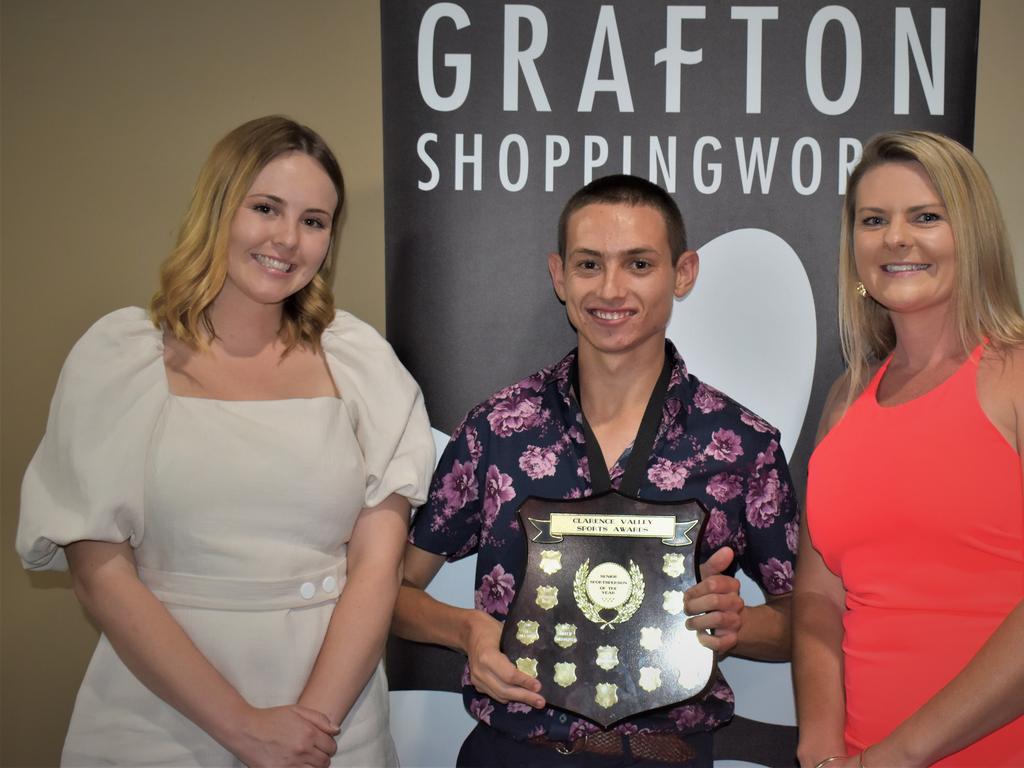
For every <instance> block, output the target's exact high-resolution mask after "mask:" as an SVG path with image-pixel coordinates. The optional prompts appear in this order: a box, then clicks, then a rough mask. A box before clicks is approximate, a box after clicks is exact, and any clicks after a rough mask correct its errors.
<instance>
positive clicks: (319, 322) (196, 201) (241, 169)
mask: <svg viewBox="0 0 1024 768" xmlns="http://www.w3.org/2000/svg"><path fill="white" fill-rule="evenodd" d="M287 152H302V153H303V154H306V155H309V156H310V157H312V158H313V159H314V160H316V161H317V162H318V163H319V164H320V166H321V167H322V168H323V169H324V172H325V173H326V174H327V176H328V177H329V178H330V180H331V182H332V183H333V184H334V189H335V190H336V191H337V193H338V204H337V206H336V207H335V209H334V213H333V214H332V216H331V235H330V243H329V245H328V247H327V254H326V256H325V258H324V262H323V264H322V265H321V267H320V270H319V271H318V272H317V274H316V275H315V276H314V277H313V279H312V280H311V281H310V282H309V284H307V285H306V286H305V287H304V288H302V289H301V290H300V291H298V292H296V293H295V294H293V295H292V296H290V297H288V299H287V300H286V301H285V303H284V312H283V319H282V323H281V331H280V335H281V339H282V341H284V343H285V345H286V349H288V350H290V349H292V348H294V347H295V346H296V345H303V346H308V347H310V348H312V349H317V350H318V349H319V348H320V335H321V334H322V333H323V330H324V329H325V328H326V327H327V325H328V324H329V323H330V322H331V320H333V319H334V296H333V294H332V292H331V285H332V283H333V276H334V247H335V242H336V234H337V230H338V226H337V225H338V217H339V215H340V213H341V208H342V204H343V202H344V199H345V182H344V179H343V177H342V174H341V168H340V167H339V166H338V161H337V159H336V158H335V157H334V154H333V153H332V152H331V150H330V148H329V147H328V146H327V143H326V142H325V141H324V140H323V139H322V138H321V137H320V135H319V134H317V133H316V132H315V131H313V130H312V129H310V128H307V127H306V126H304V125H300V124H299V123H296V122H295V121H293V120H290V119H288V118H287V117H282V116H280V115H272V116H269V117H260V118H257V119H256V120H250V121H249V122H247V123H245V124H243V125H240V126H238V127H237V128H235V129H234V130H233V131H231V132H230V133H229V134H227V136H225V137H224V138H222V139H221V140H220V141H218V142H217V144H216V145H215V146H214V148H213V150H212V151H211V152H210V156H209V157H208V158H207V159H206V162H205V163H204V164H203V167H202V169H201V170H200V171H199V178H198V179H197V181H196V186H195V189H194V190H193V192H192V201H191V203H189V207H188V210H187V211H186V212H185V218H184V220H183V221H182V224H181V229H180V230H179V232H178V241H177V244H176V245H175V247H174V249H173V250H172V251H171V253H170V255H169V256H168V257H167V258H166V259H165V260H164V263H163V265H162V266H161V268H160V288H159V289H158V290H157V292H156V293H155V294H154V295H153V298H152V300H151V301H150V304H149V316H150V318H151V319H152V321H153V323H154V324H155V325H156V326H157V327H159V328H165V329H167V330H168V331H169V332H170V333H171V334H173V336H174V337H175V338H176V339H179V340H180V341H182V342H184V343H186V344H188V345H189V346H190V347H192V348H193V349H199V350H204V349H206V348H208V346H209V341H210V340H211V339H213V338H215V337H216V331H215V329H214V327H213V323H212V322H211V321H210V317H209V314H208V312H207V310H208V309H209V307H210V305H211V304H212V303H213V300H214V299H215V298H217V294H219V293H220V291H221V288H222V287H223V286H224V280H225V278H226V277H227V269H228V266H227V251H228V241H229V238H230V232H231V221H232V219H233V218H234V216H235V213H236V212H237V211H238V208H239V206H240V205H241V204H242V200H243V199H244V198H245V195H246V193H247V192H248V191H249V189H250V187H251V186H252V183H253V181H254V179H255V178H256V176H257V174H259V172H260V171H261V170H263V168H264V166H266V164H267V163H269V162H270V161H271V160H273V159H274V158H275V157H277V156H279V155H282V154H285V153H287Z"/></svg>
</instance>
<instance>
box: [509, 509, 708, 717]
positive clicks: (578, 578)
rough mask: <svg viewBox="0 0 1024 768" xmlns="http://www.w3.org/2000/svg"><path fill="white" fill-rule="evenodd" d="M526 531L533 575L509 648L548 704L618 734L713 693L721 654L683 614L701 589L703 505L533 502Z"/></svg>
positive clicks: (523, 519) (522, 594) (518, 604)
mask: <svg viewBox="0 0 1024 768" xmlns="http://www.w3.org/2000/svg"><path fill="white" fill-rule="evenodd" d="M519 521H520V525H521V528H522V531H523V532H524V534H525V535H526V538H527V557H526V567H525V569H524V571H523V574H524V575H523V579H522V581H521V583H520V587H519V591H518V592H517V593H516V597H515V600H514V601H513V603H512V606H511V608H510V609H509V614H508V618H507V619H506V620H505V626H504V629H503V630H502V635H501V648H502V651H503V652H504V653H505V654H506V655H507V656H508V657H509V659H511V660H512V662H513V663H514V664H515V665H516V666H518V667H519V669H521V670H523V671H524V672H526V673H527V674H529V675H532V676H533V677H536V678H537V679H539V680H540V681H541V693H542V694H543V696H544V697H545V698H546V699H547V701H548V703H549V704H551V705H552V706H555V707H560V708H562V709H567V710H569V711H571V712H576V713H578V714H580V715H582V716H583V717H586V718H587V719H589V720H593V721H594V722H596V723H599V724H600V725H602V726H604V727H607V726H609V725H611V724H612V723H614V722H616V721H618V720H621V719H623V718H625V717H629V716H632V715H635V714H638V713H640V712H644V711H646V710H649V709H656V708H658V707H664V706H667V705H670V704H675V703H677V702H680V701H684V700H686V699H689V698H691V697H692V696H694V695H696V694H697V693H699V692H700V691H701V690H703V688H704V687H705V686H706V685H707V683H708V680H709V678H710V676H711V672H712V670H713V667H714V653H713V652H712V651H711V650H710V649H709V648H705V647H704V646H703V645H701V644H700V642H699V641H698V639H697V633H696V632H694V631H693V630H690V629H687V628H686V626H685V621H686V619H687V615H686V613H685V612H684V610H683V593H684V592H685V591H686V590H687V589H689V588H690V587H692V586H693V585H694V584H696V583H697V581H698V580H699V574H698V570H697V567H698V563H699V560H698V558H697V548H698V545H699V542H700V537H701V536H702V534H703V531H704V525H705V523H706V522H707V510H705V509H704V507H703V505H701V503H700V502H699V501H697V500H695V499H691V500H688V501H681V502H649V501H641V500H638V499H633V498H629V497H626V496H623V495H621V494H619V493H617V492H615V491H610V492H608V493H605V494H602V495H600V496H593V497H590V498H585V499H572V500H551V499H539V498H536V497H530V498H528V499H527V500H526V501H525V502H523V504H522V506H521V507H520V508H519Z"/></svg>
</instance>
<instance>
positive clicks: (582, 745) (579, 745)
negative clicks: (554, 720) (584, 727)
mask: <svg viewBox="0 0 1024 768" xmlns="http://www.w3.org/2000/svg"><path fill="white" fill-rule="evenodd" d="M588 736H590V734H589V733H584V734H583V738H582V739H576V741H574V742H572V748H571V749H570V748H569V747H567V746H565V744H563V743H562V742H560V741H559V742H556V743H555V752H557V753H558V754H560V755H561V756H562V757H568V756H569V755H575V754H576V752H577V750H579V751H580V752H584V751H586V748H587V737H588Z"/></svg>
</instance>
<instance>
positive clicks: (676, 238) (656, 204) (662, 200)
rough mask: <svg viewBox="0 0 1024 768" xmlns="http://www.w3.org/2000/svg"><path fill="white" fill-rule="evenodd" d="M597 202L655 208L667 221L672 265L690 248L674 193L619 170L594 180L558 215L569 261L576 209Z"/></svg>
mask: <svg viewBox="0 0 1024 768" xmlns="http://www.w3.org/2000/svg"><path fill="white" fill-rule="evenodd" d="M594 203H604V204H608V205H618V204H621V205H633V206H637V205H646V206H649V207H651V208H654V209H655V210H656V211H658V213H660V214H661V218H662V219H664V220H665V229H666V231H667V233H668V247H669V249H670V250H671V251H672V265H673V266H675V263H676V261H677V260H678V259H679V257H680V256H681V255H682V254H683V252H684V251H686V227H685V226H684V225H683V214H682V213H680V211H679V206H678V205H676V201H675V200H673V199H672V196H671V195H670V194H669V193H668V192H666V191H665V190H664V189H662V188H661V187H659V186H658V185H657V184H652V183H651V182H649V181H647V180H646V179H641V178H640V177H639V176H629V175H627V174H624V173H617V174H615V175H613V176H602V177H601V178H599V179H594V180H593V181H592V182H590V183H589V184H587V185H586V186H585V187H583V188H582V189H580V190H578V191H577V192H576V193H575V194H574V195H573V196H572V197H570V198H569V201H568V202H567V203H566V204H565V207H564V208H563V209H562V215H561V216H559V217H558V254H559V255H560V256H561V257H562V262H563V263H564V262H565V257H566V253H565V248H566V242H565V241H566V229H567V228H568V225H569V217H570V216H572V215H573V214H574V213H576V211H578V210H580V209H581V208H584V207H586V206H588V205H593V204H594Z"/></svg>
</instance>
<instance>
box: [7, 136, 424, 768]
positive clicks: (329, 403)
mask: <svg viewBox="0 0 1024 768" xmlns="http://www.w3.org/2000/svg"><path fill="white" fill-rule="evenodd" d="M343 194H344V188H343V181H342V176H341V171H340V169H339V168H338V164H337V161H336V160H335V158H334V156H333V155H332V154H331V151H330V150H329V149H328V147H327V146H326V144H325V143H324V142H323V140H322V139H321V138H320V137H319V136H318V135H317V134H316V133H314V132H313V131H311V130H310V129H308V128H306V127H304V126H301V125H298V124H296V123H294V122H292V121H291V120H288V119H286V118H282V117H267V118H261V119H258V120H253V121H251V122H248V123H246V124H244V125H242V126H240V127H239V128H236V129H235V130H234V131H232V132H231V133H229V134H228V135H227V136H226V137H224V139H222V140H221V141H220V142H219V143H218V144H217V146H216V147H215V148H214V149H213V152H212V153H211V155H210V157H209V159H208V160H207V161H206V164H205V165H204V166H203V168H202V171H201V172H200V176H199V180H198V182H197V184H196V189H195V193H194V195H193V199H192V203H191V205H190V207H189V210H188V212H187V214H186V216H185V220H184V223H183V225H182V228H181V233H180V235H179V239H178V244H177V246H176V248H175V249H174V251H173V252H172V253H171V255H170V256H169V257H168V259H167V260H166V262H165V263H164V266H163V269H162V272H161V282H160V289H159V291H158V292H157V293H156V295H155V296H154V298H153V301H152V303H151V306H150V310H149V312H148V314H147V313H146V312H145V311H144V310H142V309H139V308H134V307H133V308H128V309H122V310H119V311H117V312H113V313H111V314H109V315H107V316H106V317H104V318H102V319H101V320H100V321H99V322H97V323H96V324H95V325H94V326H93V327H92V328H90V329H89V331H88V332H86V334H85V335H84V336H83V337H82V338H81V339H80V340H79V341H78V343H77V344H76V345H75V347H74V349H73V350H72V351H71V354H70V355H69V356H68V359H67V361H66V362H65V365H64V369H63V371H62V373H61V377H60V380H59V382H58V384H57V391H56V393H55V395H54V398H53V403H52V406H51V410H50V417H49V421H48V424H47V430H46V434H45V436H44V438H43V441H42V443H41V445H40V446H39V449H38V450H37V452H36V454H35V456H34V458H33V459H32V462H31V464H30V465H29V467H28V470H27V472H26V475H25V480H24V483H23V487H22V507H21V520H20V523H19V530H18V550H19V553H20V554H21V557H22V559H23V561H24V563H25V566H26V567H27V568H32V569H53V568H63V567H65V566H70V570H71V575H72V581H73V584H74V590H75V593H76V595H77V596H78V597H79V599H80V600H81V602H82V605H83V606H84V607H85V609H86V611H87V612H88V613H89V615H90V616H91V617H92V618H93V620H94V621H95V622H96V623H97V624H98V625H99V627H100V629H101V630H102V632H103V636H102V637H101V639H100V643H99V645H98V646H97V649H96V652H95V654H94V656H93V658H92V661H91V663H90V665H89V669H88V671H87V672H86V675H85V679H84V681H83V682H82V686H81V689H80V690H79V693H78V698H77V700H76V703H75V709H74V713H73V715H72V719H71V724H70V726H69V730H68V736H67V740H66V742H65V746H64V753H63V758H62V762H63V764H65V765H133V766H141V765H147V766H148V765H153V766H156V765H160V766H200V765H201V766H234V765H239V764H245V765H248V766H293V765H312V766H327V765H344V766H370V765H373V766H376V765H394V764H397V759H396V756H395V752H394V746H393V744H392V741H391V737H390V734H389V732H388V709H387V685H386V681H385V679H384V675H383V670H382V666H381V654H382V649H383V646H384V641H385V638H386V636H387V631H388V625H389V622H390V617H391V611H392V608H393V605H394V602H395V597H396V595H397V592H398V587H399V583H400V578H401V553H402V550H403V546H404V541H405V535H406V530H407V523H408V516H409V510H410V505H416V504H419V503H422V501H423V500H424V497H425V494H426V489H427V483H428V481H429V478H430V471H431V469H432V466H433V443H432V439H431V436H430V429H429V425H428V422H427V417H426V412H425V410H424V408H423V403H422V397H421V395H420V392H419V389H418V387H417V386H416V384H415V382H414V381H413V380H412V378H411V377H410V376H409V374H408V373H407V372H406V371H405V369H404V368H403V367H402V366H401V364H400V363H399V362H398V360H397V358H396V357H395V355H394V353H393V352H392V350H391V348H390V346H389V345H388V344H387V342H385V341H384V340H383V339H382V338H381V337H380V336H379V335H378V334H377V333H376V332H375V331H373V330H372V329H371V328H370V327H369V326H367V325H366V324H364V323H362V322H360V321H359V320H357V319H356V318H354V317H353V316H351V315H349V314H347V313H345V312H340V311H337V312H336V311H335V310H334V308H333V298H332V296H331V290H330V286H331V273H332V248H333V245H334V241H335V235H336V227H337V223H338V214H339V211H340V209H341V205H342V202H343Z"/></svg>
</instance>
